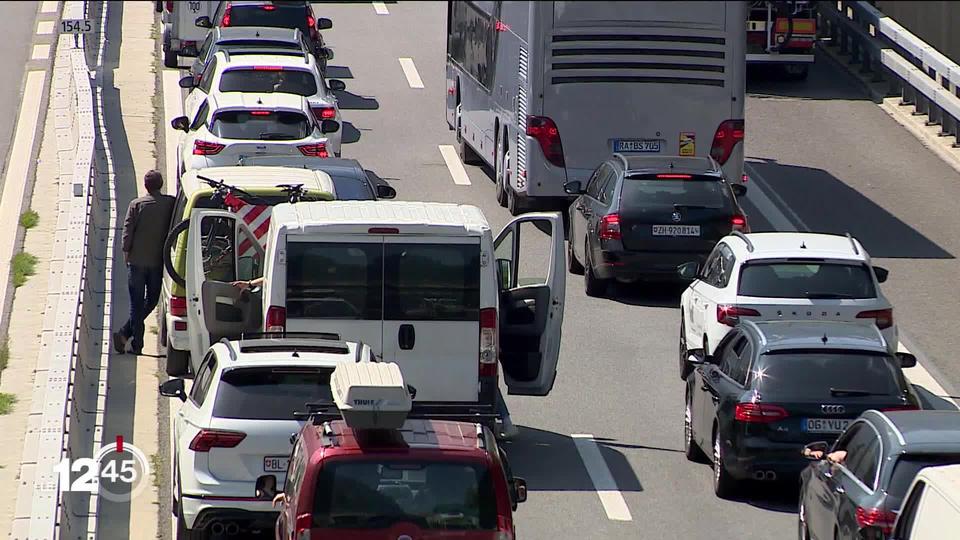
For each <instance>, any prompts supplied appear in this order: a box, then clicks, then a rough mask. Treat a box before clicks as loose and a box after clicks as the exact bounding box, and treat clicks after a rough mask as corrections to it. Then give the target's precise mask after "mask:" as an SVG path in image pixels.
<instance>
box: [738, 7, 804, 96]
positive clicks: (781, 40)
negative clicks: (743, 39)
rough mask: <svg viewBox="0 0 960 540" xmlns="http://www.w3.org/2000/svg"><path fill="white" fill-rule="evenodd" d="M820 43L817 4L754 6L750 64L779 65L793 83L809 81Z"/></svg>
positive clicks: (750, 16) (749, 22)
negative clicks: (809, 74)
mask: <svg viewBox="0 0 960 540" xmlns="http://www.w3.org/2000/svg"><path fill="white" fill-rule="evenodd" d="M816 40H817V18H816V2H804V1H788V2H750V10H749V12H748V15H747V64H767V65H776V66H778V67H779V68H780V69H782V70H783V73H784V74H785V75H786V76H787V77H789V78H791V79H805V78H806V77H807V73H808V71H809V69H810V64H812V63H813V59H814V54H813V51H814V44H815V43H816Z"/></svg>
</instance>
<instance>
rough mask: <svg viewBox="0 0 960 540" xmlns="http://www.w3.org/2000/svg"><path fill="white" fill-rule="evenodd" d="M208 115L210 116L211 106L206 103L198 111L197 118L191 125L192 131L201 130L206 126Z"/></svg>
mask: <svg viewBox="0 0 960 540" xmlns="http://www.w3.org/2000/svg"><path fill="white" fill-rule="evenodd" d="M208 114H210V106H209V105H207V102H206V101H204V102H203V103H201V104H200V108H199V109H197V116H196V117H194V119H193V122H192V123H191V124H190V131H196V130H198V129H200V126H202V125H204V124H206V123H207V115H208Z"/></svg>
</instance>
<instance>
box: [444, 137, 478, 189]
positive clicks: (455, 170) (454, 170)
mask: <svg viewBox="0 0 960 540" xmlns="http://www.w3.org/2000/svg"><path fill="white" fill-rule="evenodd" d="M438 148H440V155H441V156H443V161H444V162H446V164H447V169H448V170H449V171H450V176H451V177H453V183H454V184H456V185H458V186H469V185H470V177H468V176H467V170H466V169H464V168H463V163H462V162H461V161H460V156H458V155H457V149H456V148H454V147H452V146H450V145H449V144H441V145H440V146H438Z"/></svg>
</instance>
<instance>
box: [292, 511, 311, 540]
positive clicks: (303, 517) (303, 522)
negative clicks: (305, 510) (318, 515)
mask: <svg viewBox="0 0 960 540" xmlns="http://www.w3.org/2000/svg"><path fill="white" fill-rule="evenodd" d="M312 526H313V516H312V515H310V514H300V515H299V516H297V521H296V523H295V524H294V526H293V528H294V535H295V536H294V538H295V539H296V540H310V527H312Z"/></svg>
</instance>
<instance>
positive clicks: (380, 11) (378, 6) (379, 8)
mask: <svg viewBox="0 0 960 540" xmlns="http://www.w3.org/2000/svg"><path fill="white" fill-rule="evenodd" d="M373 10H374V11H376V12H377V15H389V14H390V12H389V11H387V5H386V4H384V3H383V2H374V3H373Z"/></svg>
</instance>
